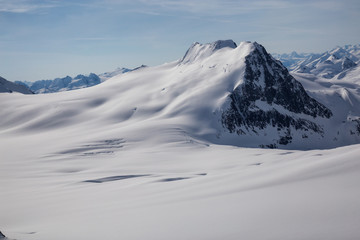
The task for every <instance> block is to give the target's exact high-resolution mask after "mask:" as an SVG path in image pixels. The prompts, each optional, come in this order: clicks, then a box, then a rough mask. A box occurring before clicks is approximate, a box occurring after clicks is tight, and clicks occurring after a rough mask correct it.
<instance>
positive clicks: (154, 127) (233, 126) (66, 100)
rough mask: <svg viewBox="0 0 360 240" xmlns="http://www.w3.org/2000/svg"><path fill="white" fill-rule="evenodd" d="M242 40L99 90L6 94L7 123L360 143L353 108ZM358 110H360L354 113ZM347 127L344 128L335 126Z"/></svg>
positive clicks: (20, 127) (282, 142) (259, 140)
mask: <svg viewBox="0 0 360 240" xmlns="http://www.w3.org/2000/svg"><path fill="white" fill-rule="evenodd" d="M235 46H236V45H235V43H233V42H232V43H231V41H218V42H215V43H211V44H205V45H202V44H194V45H193V46H192V47H191V48H190V49H189V50H188V52H187V53H186V54H185V56H184V58H182V59H181V60H179V61H176V62H173V63H169V64H164V65H162V66H158V67H148V68H140V69H138V70H137V71H133V72H129V73H127V74H124V75H120V76H118V77H114V78H111V79H109V80H108V81H106V82H104V83H102V84H100V85H97V86H94V87H93V88H88V89H81V90H77V91H74V92H64V93H62V94H60V93H57V94H51V95H47V96H32V97H26V96H14V97H8V96H6V97H5V96H4V97H2V96H0V97H1V99H0V100H1V104H2V105H3V107H2V109H3V110H2V112H1V115H2V116H1V117H2V119H3V121H2V122H1V123H0V129H2V131H6V132H29V131H30V132H32V131H41V130H42V129H44V130H54V131H56V130H59V129H64V130H65V129H73V128H76V129H81V128H84V129H92V130H94V131H102V129H103V128H106V129H113V131H118V132H121V135H124V134H125V133H126V136H125V137H129V138H132V136H133V135H136V134H140V135H144V137H145V136H146V135H148V136H149V137H152V135H156V137H158V138H162V137H164V138H165V139H166V140H163V141H165V142H166V141H168V139H167V138H168V132H169V131H175V132H177V134H175V135H174V138H175V139H177V140H174V141H182V140H183V138H184V137H185V138H189V139H194V140H199V141H205V142H211V143H219V144H231V145H237V146H251V147H259V146H263V147H280V148H297V149H309V148H330V147H335V146H342V145H347V144H353V143H358V142H359V133H358V131H357V129H358V124H357V122H356V121H353V119H352V120H349V119H347V116H348V113H345V112H340V114H338V112H337V108H336V106H329V108H328V107H326V106H325V105H323V104H322V103H321V100H318V101H316V100H314V99H313V98H311V97H309V96H308V95H307V93H306V92H305V91H304V89H303V87H302V86H301V84H300V83H298V82H297V81H296V80H295V79H294V78H293V77H292V76H291V75H289V73H288V72H287V70H286V68H284V67H283V66H282V65H281V64H280V63H279V62H278V61H276V60H275V59H273V58H272V57H271V56H270V55H269V54H268V53H267V52H266V50H265V49H264V48H263V47H262V46H261V45H259V44H257V43H250V42H242V43H241V44H240V45H239V46H237V47H235ZM330 91H332V90H330ZM318 99H319V98H318ZM14 108H16V109H21V111H20V110H19V111H13V109H14ZM334 111H335V112H334ZM349 111H351V110H349ZM355 112H356V111H355ZM358 116H359V115H357V113H355V115H354V118H355V119H357V118H358ZM340 126H341V127H342V129H344V130H342V131H339V132H338V131H336V130H334V129H336V128H339V127H340ZM132 129H133V130H132ZM174 129H176V130H174ZM154 132H158V133H157V134H155V133H154ZM353 132H354V133H355V134H352V133H353ZM335 138H337V139H341V140H337V141H334V139H335Z"/></svg>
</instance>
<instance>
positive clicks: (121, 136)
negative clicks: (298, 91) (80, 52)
mask: <svg viewBox="0 0 360 240" xmlns="http://www.w3.org/2000/svg"><path fill="white" fill-rule="evenodd" d="M254 48H256V45H254V44H253V43H248V42H243V43H241V44H240V45H239V46H237V47H236V45H235V46H233V45H232V43H231V42H228V41H224V42H220V43H217V44H207V45H201V44H194V45H193V46H192V47H191V48H190V49H189V51H188V53H189V52H190V53H191V54H188V53H187V54H186V55H185V57H184V58H183V59H181V60H179V61H176V62H172V63H167V64H164V65H161V66H157V67H146V68H140V69H138V70H136V71H133V72H130V73H127V74H123V75H120V76H115V77H113V78H111V79H109V80H107V81H105V82H103V83H101V84H99V85H96V86H93V87H90V88H84V89H79V90H74V91H67V92H59V93H51V94H39V95H22V94H19V93H12V94H9V93H4V94H0V107H1V112H0V141H1V142H0V152H1V157H0V213H1V215H0V231H1V232H2V233H3V234H4V235H6V236H7V237H8V238H9V239H17V240H32V239H33V240H49V239H51V240H64V239H66V240H75V239H86V240H99V239H127V240H131V239H156V240H161V239H204V240H205V239H206V240H208V239H234V240H235V239H255V240H256V239H259V240H260V239H269V240H272V239H274V240H275V239H276V240H278V239H299V240H302V239H307V240H310V239H314V240H315V239H316V240H318V239H327V240H332V239H334V240H335V239H344V240H347V239H348V240H352V239H357V238H359V237H360V229H359V227H358V226H359V224H360V204H359V199H360V191H359V187H358V182H359V180H360V161H359V156H360V148H359V134H358V133H357V132H356V126H357V125H356V123H357V122H356V121H355V122H354V121H353V120H356V119H358V117H359V116H360V109H359V107H358V106H359V103H360V97H359V89H360V88H359V82H360V81H358V79H357V76H358V75H357V74H356V72H351V73H348V74H347V75H346V77H345V78H343V79H342V82H334V81H332V80H328V81H327V80H325V79H322V78H316V79H312V78H314V76H313V75H310V74H305V73H299V74H297V75H294V76H295V78H296V79H297V80H298V81H300V82H301V83H302V84H303V86H304V88H305V89H306V90H307V93H308V94H309V95H310V97H313V98H315V99H316V100H317V101H319V102H320V103H322V104H324V105H325V106H326V107H329V109H330V110H331V111H332V113H333V117H330V118H329V119H327V118H325V117H320V116H317V117H311V116H306V114H304V113H301V112H300V113H298V114H295V113H292V112H290V111H289V110H287V109H284V108H283V107H282V106H280V105H277V104H272V105H270V104H267V103H266V102H264V101H259V100H257V101H256V102H255V105H254V106H253V108H256V109H264V111H266V110H267V109H268V108H272V107H273V108H275V109H277V111H279V112H281V113H286V114H289V115H291V116H292V117H294V118H295V117H298V116H300V118H304V119H306V120H308V121H314V122H316V124H319V126H321V127H322V128H323V129H324V134H323V135H324V136H321V134H318V133H313V135H312V134H310V133H308V135H309V136H307V137H306V138H302V137H301V136H303V134H304V133H303V132H307V130H299V131H303V132H302V133H301V134H300V133H298V132H297V131H295V130H294V131H293V132H292V134H293V135H292V136H293V142H291V143H290V144H288V145H283V146H280V147H281V148H283V149H282V150H281V149H262V148H258V147H259V146H260V145H261V143H263V142H265V143H272V142H273V141H274V138H277V137H278V134H282V132H281V131H280V133H279V130H277V127H274V128H272V127H267V128H265V129H259V130H258V135H257V134H255V132H254V131H251V130H249V131H248V132H246V133H247V134H248V135H238V134H236V133H235V134H231V133H229V130H227V129H226V128H223V126H222V124H221V123H220V122H219V121H220V119H221V113H222V111H223V110H224V109H223V108H225V107H228V106H229V105H230V102H229V93H231V92H232V91H234V89H236V88H237V87H239V86H242V85H243V84H244V81H245V80H244V78H243V77H242V76H243V75H244V72H245V71H246V66H245V64H244V61H245V57H246V56H248V55H249V54H250V53H251V52H252V51H253V50H254ZM354 71H357V70H354ZM295 86H296V87H297V85H295ZM290 128H291V126H290ZM309 132H311V131H309ZM352 132H353V133H354V134H352ZM275 140H276V139H275ZM350 144H353V145H350ZM248 147H252V148H248ZM334 147H338V148H334Z"/></svg>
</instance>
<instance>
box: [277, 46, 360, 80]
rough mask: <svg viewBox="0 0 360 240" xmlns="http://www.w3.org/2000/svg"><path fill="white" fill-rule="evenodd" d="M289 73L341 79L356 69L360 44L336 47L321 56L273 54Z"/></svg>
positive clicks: (293, 53)
mask: <svg viewBox="0 0 360 240" xmlns="http://www.w3.org/2000/svg"><path fill="white" fill-rule="evenodd" d="M273 56H274V57H275V58H276V59H278V60H280V61H281V62H282V63H283V64H284V66H286V67H287V68H288V69H289V70H290V71H291V72H295V73H310V74H313V75H315V76H319V77H322V78H326V79H331V78H334V77H336V78H338V79H341V78H343V77H344V76H345V75H346V72H347V71H349V70H350V69H352V68H354V67H356V66H357V65H358V64H359V60H360V44H357V45H345V46H343V47H336V48H334V49H332V50H330V51H327V52H324V53H322V54H314V53H296V52H292V53H290V54H273Z"/></svg>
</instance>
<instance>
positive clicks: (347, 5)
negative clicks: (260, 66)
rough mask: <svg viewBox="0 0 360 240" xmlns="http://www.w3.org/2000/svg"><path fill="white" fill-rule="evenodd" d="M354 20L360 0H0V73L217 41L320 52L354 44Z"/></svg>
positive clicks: (127, 62)
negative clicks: (242, 42)
mask: <svg viewBox="0 0 360 240" xmlns="http://www.w3.org/2000/svg"><path fill="white" fill-rule="evenodd" d="M359 22H360V1H359V0H342V1H338V0H336V1H335V0H313V1H309V0H302V1H298V0H268V1H266V0H251V1H245V0H97V1H95V0H88V1H86V0H82V1H80V0H71V1H70V0H61V1H59V0H0V29H1V35H0V76H2V77H4V78H6V79H8V80H10V81H15V80H26V81H34V80H40V79H52V78H55V77H63V76H66V75H70V76H74V75H76V74H79V73H83V74H87V73H90V72H95V73H101V72H106V71H111V70H114V69H115V68H116V67H128V68H133V67H137V66H139V65H141V64H146V65H149V66H154V65H158V64H161V63H164V62H169V61H173V60H176V59H178V58H181V57H182V56H183V54H184V53H185V52H186V50H187V48H188V47H189V46H190V44H191V43H193V42H195V41H197V42H202V43H207V42H212V41H215V40H218V39H233V40H234V41H235V42H237V43H239V42H241V41H246V40H250V41H257V42H259V43H261V44H262V45H264V46H265V47H266V48H267V49H268V51H269V52H278V53H283V52H290V51H293V50H296V51H299V52H322V51H325V50H328V49H331V48H333V47H335V46H337V45H345V44H355V43H359V42H360V25H359Z"/></svg>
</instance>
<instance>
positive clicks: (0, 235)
mask: <svg viewBox="0 0 360 240" xmlns="http://www.w3.org/2000/svg"><path fill="white" fill-rule="evenodd" d="M4 238H6V237H5V235H4V234H2V232H1V231H0V239H4Z"/></svg>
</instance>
